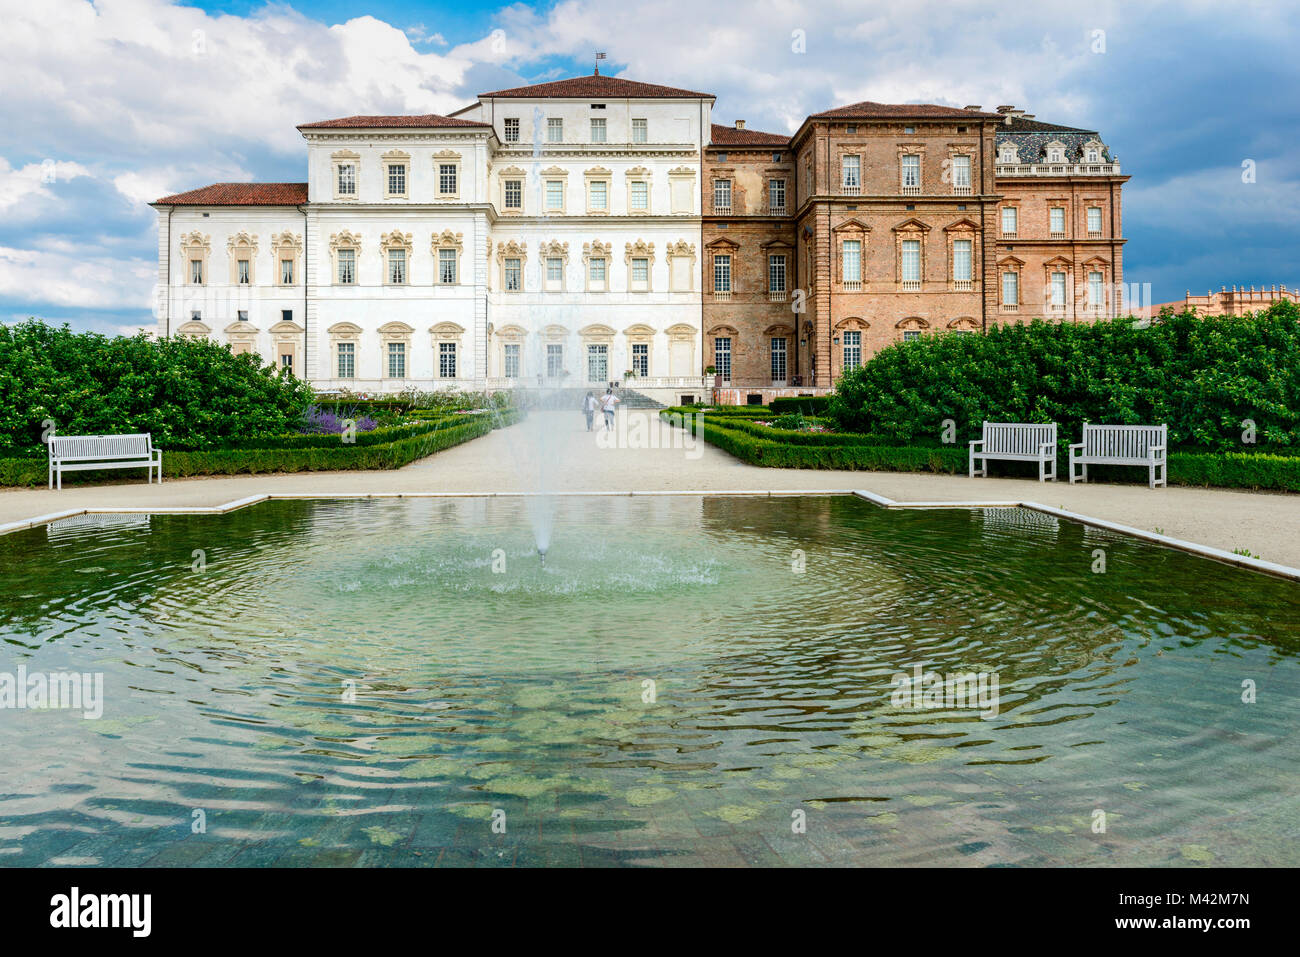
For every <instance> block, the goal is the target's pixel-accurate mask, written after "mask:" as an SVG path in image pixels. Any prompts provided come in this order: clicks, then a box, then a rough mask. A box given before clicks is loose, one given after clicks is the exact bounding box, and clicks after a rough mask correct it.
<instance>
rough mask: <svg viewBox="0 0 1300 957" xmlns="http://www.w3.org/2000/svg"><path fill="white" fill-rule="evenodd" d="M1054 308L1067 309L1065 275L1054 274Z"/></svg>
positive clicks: (1061, 273)
mask: <svg viewBox="0 0 1300 957" xmlns="http://www.w3.org/2000/svg"><path fill="white" fill-rule="evenodd" d="M1052 308H1053V309H1064V308H1065V273H1063V272H1054V273H1052Z"/></svg>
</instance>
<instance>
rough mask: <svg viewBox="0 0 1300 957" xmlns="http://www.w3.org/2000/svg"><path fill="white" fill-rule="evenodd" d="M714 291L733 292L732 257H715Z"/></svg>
mask: <svg viewBox="0 0 1300 957" xmlns="http://www.w3.org/2000/svg"><path fill="white" fill-rule="evenodd" d="M713 291H714V292H731V257H730V256H724V255H718V256H714V257H713Z"/></svg>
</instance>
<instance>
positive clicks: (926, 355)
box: [829, 302, 1300, 454]
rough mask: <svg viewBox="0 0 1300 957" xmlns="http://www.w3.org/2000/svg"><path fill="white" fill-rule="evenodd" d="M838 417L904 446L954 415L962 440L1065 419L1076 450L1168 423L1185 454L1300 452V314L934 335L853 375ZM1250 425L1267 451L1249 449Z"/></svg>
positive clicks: (1285, 307)
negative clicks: (1005, 424)
mask: <svg viewBox="0 0 1300 957" xmlns="http://www.w3.org/2000/svg"><path fill="white" fill-rule="evenodd" d="M829 414H830V415H831V416H832V417H833V418H835V419H836V420H837V421H838V422H839V424H840V426H841V428H844V429H846V430H850V431H855V432H868V433H874V434H878V435H884V436H888V437H889V438H890V439H891V440H892V441H895V442H898V443H901V444H906V443H912V442H915V441H917V440H918V439H927V440H929V439H933V438H934V437H936V436H937V435H938V434H939V433H940V430H941V429H942V427H943V421H944V420H945V419H953V420H954V421H955V422H956V424H957V430H958V434H957V438H958V441H960V442H962V443H964V442H965V441H967V440H968V439H971V438H976V437H978V435H979V432H980V426H981V423H982V422H983V421H984V420H989V421H1010V422H1056V423H1057V424H1058V425H1059V426H1060V428H1061V433H1060V434H1061V438H1062V442H1063V444H1065V443H1067V442H1075V441H1078V437H1079V435H1080V434H1081V431H1082V429H1081V426H1082V423H1083V422H1085V421H1087V422H1096V423H1105V424H1112V425H1124V424H1138V423H1161V422H1167V423H1168V424H1169V440H1170V445H1171V446H1172V447H1175V448H1177V447H1195V448H1198V449H1202V450H1209V451H1224V452H1226V451H1234V452H1278V453H1282V454H1288V453H1295V452H1300V310H1298V309H1297V308H1296V306H1295V305H1294V304H1292V303H1289V302H1284V303H1277V304H1275V305H1274V306H1272V307H1271V308H1270V309H1268V310H1266V311H1264V312H1260V313H1258V314H1256V315H1253V316H1245V317H1232V316H1213V317H1199V316H1197V315H1195V314H1193V313H1188V312H1184V313H1180V314H1174V313H1165V314H1163V315H1162V316H1161V317H1159V318H1158V319H1156V320H1154V321H1153V322H1152V323H1151V324H1150V325H1149V326H1148V327H1146V328H1142V327H1140V326H1139V325H1138V324H1137V323H1136V322H1135V321H1134V320H1132V319H1116V320H1111V321H1104V322H1097V323H1095V324H1084V323H1055V322H1044V321H1041V320H1036V321H1034V322H1032V323H1029V324H1026V325H1009V326H1002V327H998V328H995V329H992V330H990V331H989V332H988V333H987V334H985V335H978V336H929V337H924V338H922V339H920V340H918V341H915V342H907V343H899V344H897V345H894V346H891V347H889V348H887V349H884V350H883V351H881V352H880V353H878V354H877V355H876V356H874V357H873V358H872V359H871V360H870V361H869V362H867V363H866V364H864V365H863V366H861V367H860V368H858V369H855V370H853V371H851V372H848V373H846V374H845V375H844V377H843V378H842V379H841V380H840V381H839V383H838V385H837V389H836V392H835V394H834V395H833V396H832V398H831V402H830V409H829ZM1246 420H1250V421H1252V422H1253V423H1254V424H1255V444H1254V445H1251V444H1249V443H1245V442H1243V439H1242V433H1243V432H1244V431H1245V429H1246V427H1245V426H1243V424H1242V423H1243V422H1245V421H1246ZM1067 437H1068V438H1067Z"/></svg>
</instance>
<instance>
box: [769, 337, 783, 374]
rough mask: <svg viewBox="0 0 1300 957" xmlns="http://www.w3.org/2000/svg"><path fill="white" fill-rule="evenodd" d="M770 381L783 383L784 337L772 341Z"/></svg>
mask: <svg viewBox="0 0 1300 957" xmlns="http://www.w3.org/2000/svg"><path fill="white" fill-rule="evenodd" d="M772 381H773V382H784V381H785V337H784V336H780V337H777V338H774V339H773V340H772Z"/></svg>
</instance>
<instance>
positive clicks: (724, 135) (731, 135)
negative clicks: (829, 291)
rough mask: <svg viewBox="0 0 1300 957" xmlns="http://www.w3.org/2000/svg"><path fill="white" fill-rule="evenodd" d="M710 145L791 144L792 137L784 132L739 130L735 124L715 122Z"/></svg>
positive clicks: (710, 136)
mask: <svg viewBox="0 0 1300 957" xmlns="http://www.w3.org/2000/svg"><path fill="white" fill-rule="evenodd" d="M709 145H710V146H789V145H790V137H788V136H786V135H785V134H784V133H763V132H761V131H759V130H738V129H736V128H735V127H734V126H722V125H720V124H718V123H714V124H713V131H712V132H711V133H710V134H709Z"/></svg>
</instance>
